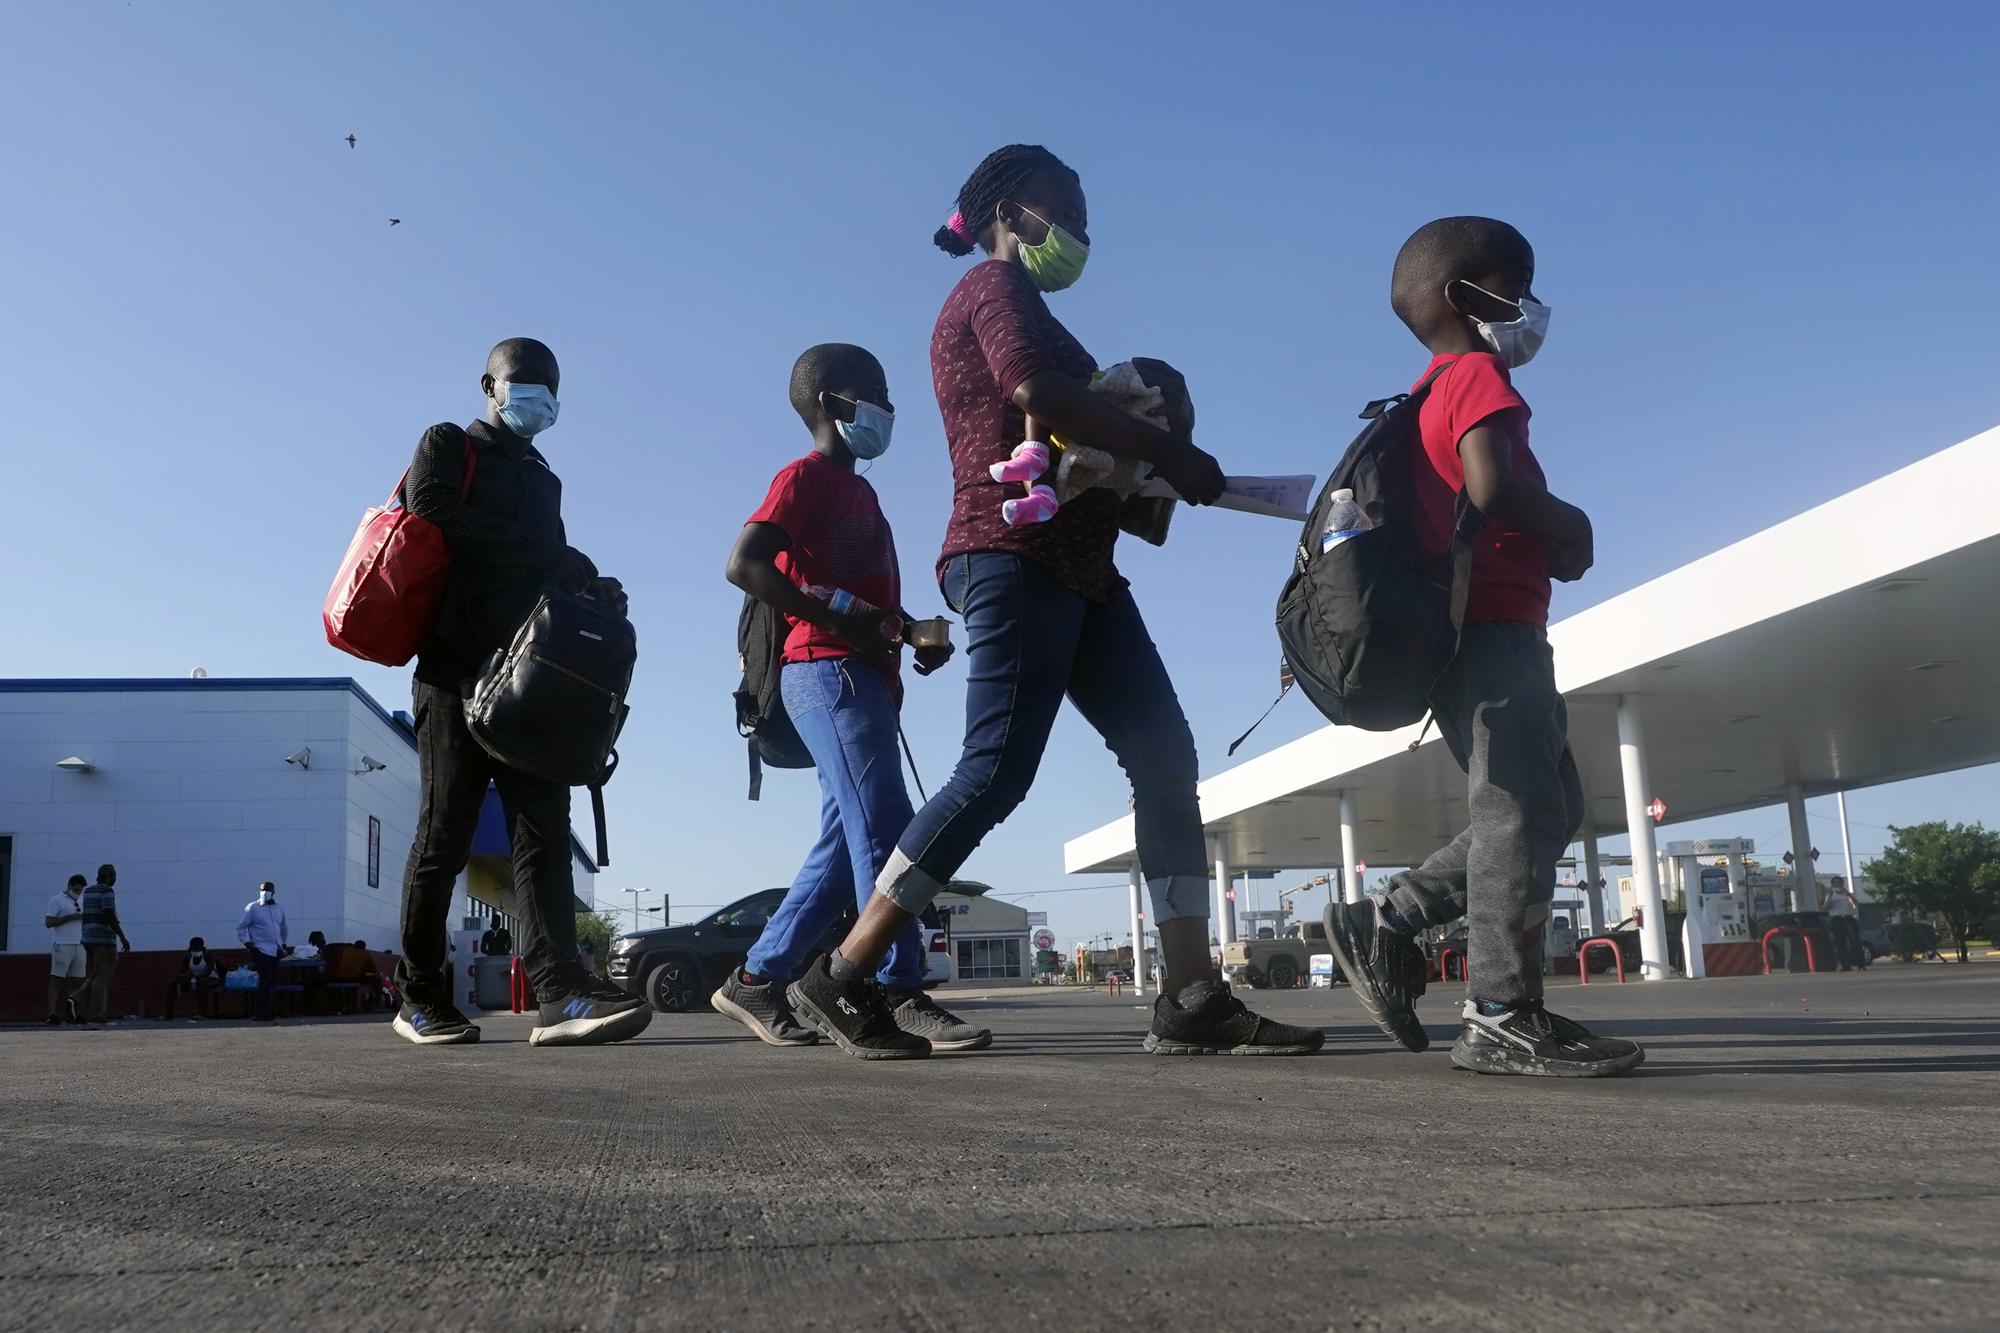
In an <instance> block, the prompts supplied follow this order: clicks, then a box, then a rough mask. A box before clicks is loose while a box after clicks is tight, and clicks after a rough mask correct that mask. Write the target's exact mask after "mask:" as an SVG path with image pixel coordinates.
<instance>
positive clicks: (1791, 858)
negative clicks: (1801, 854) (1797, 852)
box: [1785, 852, 1799, 865]
mask: <svg viewBox="0 0 2000 1333" xmlns="http://www.w3.org/2000/svg"><path fill="white" fill-rule="evenodd" d="M1798 859H1799V858H1798V857H1796V856H1793V855H1792V854H1791V853H1790V852H1786V853H1785V864H1786V865H1790V864H1791V863H1792V862H1794V861H1796V860H1798Z"/></svg>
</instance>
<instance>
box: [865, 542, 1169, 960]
mask: <svg viewBox="0 0 2000 1333" xmlns="http://www.w3.org/2000/svg"><path fill="white" fill-rule="evenodd" d="M940 582H941V583H942V585H943V588H944V596H945V600H946V601H947V602H949V603H951V607H952V609H953V610H954V611H957V612H958V613H959V615H960V616H961V617H962V618H963V620H964V622H965V636H966V641H967V645H966V646H967V653H966V657H967V667H966V671H967V679H966V689H965V747H964V750H963V752H962V753H961V754H960V756H959V761H958V767H957V768H956V769H954V770H953V772H952V775H951V777H950V779H949V780H947V781H946V782H945V784H944V786H942V787H941V788H939V789H938V793H937V795H935V796H933V797H931V799H930V800H929V802H927V803H926V804H925V806H924V808H923V809H922V810H920V811H918V812H917V814H916V817H915V818H914V819H912V820H911V821H910V825H909V828H908V829H907V830H905V831H904V833H903V835H902V838H901V840H900V841H899V842H898V844H897V849H896V854H895V856H894V857H893V858H892V859H891V860H890V863H889V866H888V868H887V869H886V870H884V871H883V873H882V875H881V877H880V878H879V880H878V881H877V887H878V888H880V889H881V890H882V892H883V893H884V894H885V895H887V896H888V897H889V898H890V899H891V900H892V901H894V902H895V903H896V904H897V905H899V906H901V907H903V908H904V909H906V910H908V911H912V912H914V911H919V910H921V909H922V907H923V906H924V904H925V903H928V902H929V901H930V900H931V898H932V897H934V896H935V895H936V894H937V893H938V892H939V891H940V890H941V889H942V888H943V886H944V885H945V884H946V883H948V882H949V881H950V879H951V877H952V876H953V875H954V874H956V873H957V872H958V868H959V867H960V866H961V865H963V864H964V863H965V861H966V858H968V857H970V856H971V855H972V852H973V849H975V848H976V847H978V846H979V844H980V842H981V840H983V839H984V838H985V837H986V835H987V834H988V833H989V832H991V831H992V830H993V829H995V828H997V827H998V826H999V824H1000V822H1001V821H1002V820H1004V819H1005V818H1007V816H1008V815H1009V814H1011V813H1012V812H1013V810H1014V807H1015V806H1017V805H1019V804H1020V803H1021V801H1022V799H1023V798H1024V797H1026V796H1027V794H1028V788H1029V786H1030V785H1032V784H1033V782H1034V780H1035V770H1036V769H1037V767H1039V765H1040V764H1041V761H1042V751H1043V750H1044V749H1046V748H1047V747H1048V741H1049V732H1050V730H1051V729H1053V728H1054V726H1055V720H1056V714H1057V712H1059V711H1060V710H1061V708H1062V702H1063V699H1064V697H1065V696H1067V697H1068V699H1069V701H1070V702H1071V703H1073V704H1075V705H1076V711H1077V712H1079V713H1081V714H1083V717H1084V720H1085V721H1087V722H1089V723H1090V725H1091V726H1093V727H1095V728H1096V729H1097V733H1098V735H1100V736H1102V737H1103V738H1104V743H1105V744H1106V745H1107V746H1109V747H1110V749H1111V752H1112V754H1114V755H1116V756H1117V759H1118V763H1119V766H1120V767H1121V768H1123V769H1124V770H1125V776H1126V777H1127V778H1129V779H1130V780H1131V783H1132V818H1133V823H1134V825H1135V830H1134V832H1135V837H1136V840H1137V844H1138V852H1139V864H1140V866H1141V868H1142V870H1143V872H1144V874H1145V876H1146V885H1147V888H1148V889H1149V890H1150V892H1151V894H1152V899H1153V923H1154V924H1155V925H1158V924H1160V923H1161V922H1166V921H1173V920H1176V919H1178V918H1181V917H1190V916H1199V917H1205V916H1207V915H1208V852H1207V848H1206V846H1205V845H1204V842H1203V839H1202V829H1201V804H1200V801H1199V800H1198V799H1197V797H1196V795H1195V782H1196V778H1197V776H1198V772H1197V764H1196V761H1195V750H1194V733H1193V732H1191V731H1190V730H1189V729H1188V724H1187V718H1186V717H1185V716H1184V715H1183V714H1182V712H1181V705H1180V700H1179V699H1178V698H1177V697H1176V696H1175V694H1174V686H1173V682H1172V681H1171V680H1170V679H1168V677H1167V669H1166V666H1165V665H1164V664H1163V663H1162V662H1161V661H1160V652H1159V649H1158V648H1156V647H1154V646H1153V640H1152V638H1151V637H1150V636H1149V635H1148V634H1147V633H1146V624H1145V621H1143V620H1142V619H1141V618H1140V616H1139V607H1138V604H1137V603H1135V602H1134V601H1133V600H1132V593H1131V590H1130V589H1128V588H1120V589H1119V590H1118V591H1117V592H1116V593H1113V594H1112V596H1111V598H1110V599H1109V600H1108V601H1104V602H1092V601H1089V600H1087V599H1085V598H1084V597H1082V596H1080V595H1078V594H1077V593H1075V592H1072V591H1070V589H1069V588H1068V587H1066V586H1065V585H1064V584H1063V582H1062V581H1061V580H1060V579H1058V578H1057V577H1056V575H1055V573H1054V572H1053V571H1051V570H1050V569H1049V568H1048V567H1047V566H1045V565H1042V564H1040V563H1038V562H1037V561H1034V560H1029V559H1025V558H1023V557H1020V556H1016V555H1009V554H1006V553H1004V552H998V551H976V552H973V553H972V554H969V555H960V556H953V557H952V558H951V559H950V560H949V561H947V562H946V563H945V566H944V569H943V571H942V576H941V578H940Z"/></svg>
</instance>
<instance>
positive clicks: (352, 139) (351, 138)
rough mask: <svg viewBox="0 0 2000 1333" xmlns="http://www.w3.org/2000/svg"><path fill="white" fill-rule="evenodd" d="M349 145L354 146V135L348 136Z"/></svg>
mask: <svg viewBox="0 0 2000 1333" xmlns="http://www.w3.org/2000/svg"><path fill="white" fill-rule="evenodd" d="M347 146H348V147H349V148H352V147H354V136H353V135H351V134H350V135H348V136H347Z"/></svg>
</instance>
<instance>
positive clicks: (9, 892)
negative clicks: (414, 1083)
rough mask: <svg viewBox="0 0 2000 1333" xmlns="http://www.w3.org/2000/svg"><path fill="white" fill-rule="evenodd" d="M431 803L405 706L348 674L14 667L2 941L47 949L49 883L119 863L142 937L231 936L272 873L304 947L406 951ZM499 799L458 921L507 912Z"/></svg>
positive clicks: (584, 887)
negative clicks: (403, 913)
mask: <svg viewBox="0 0 2000 1333" xmlns="http://www.w3.org/2000/svg"><path fill="white" fill-rule="evenodd" d="M492 802H493V798H492V797H491V796H490V795H489V803H492ZM417 806H418V772H417V752H416V737H415V736H414V734H413V733H412V732H411V730H410V727H409V722H408V718H407V717H406V716H405V715H402V714H395V715H392V714H390V713H389V712H387V711H386V710H385V709H383V708H382V706H381V705H380V704H378V703H376V702H375V701H374V700H373V699H371V698H370V697H369V696H368V695H367V693H365V692H364V691H363V690H362V689H361V687H360V686H359V685H357V684H356V683H355V682H354V681H352V680H348V679H344V678H331V679H305V680H293V679H273V680H208V679H195V680H0V932H4V934H0V953H35V952H41V951H44V950H46V948H47V947H48V932H47V931H46V930H45V929H44V928H43V926H42V909H43V906H44V905H45V904H46V903H47V901H48V898H49V895H50V894H51V893H54V892H55V891H56V890H58V889H60V888H61V887H62V886H63V884H64V883H65V882H66V881H67V880H68V879H69V877H70V876H71V875H72V874H81V875H83V876H85V877H86V878H89V877H93V876H94V875H95V874H96V871H97V867H98V866H99V865H100V864H103V863H106V862H109V863H111V864H113V865H115V866H117V867H118V915H119V917H120V919H121V921H122V922H123V924H124V927H125V932H126V934H127V935H129V936H130V937H131V940H132V946H133V948H134V949H139V950H151V949H180V948H184V947H185V946H186V944H187V941H188V938H189V936H192V935H200V936H202V937H204V938H205V939H207V940H208V941H209V942H210V944H211V945H213V946H216V947H227V948H233V947H234V945H235V939H234V928H235V925H236V921H237V918H238V917H239V916H240V915H241V914H242V911H243V905H244V904H245V903H246V902H248V901H249V900H250V899H251V898H252V897H254V896H255V892H256V886H257V884H258V882H259V881H261V880H267V879H268V880H271V881H273V882H275V883H276V884H277V886H278V901H279V902H280V903H282V904H283V905H284V907H285V911H286V915H287V917H288V918H289V920H290V923H291V930H292V937H293V941H294V943H303V942H304V940H305V937H306V935H307V933H308V932H309V931H312V930H321V931H324V932H325V933H326V936H327V938H328V939H330V940H334V941H352V940H356V939H359V940H365V941H366V942H367V943H368V944H369V945H370V947H372V948H376V949H390V950H394V949H398V948H400V942H399V935H400V930H399V913H400V909H401V901H402V885H403V866H404V861H405V859H406V857H407V856H408V853H409V849H410V843H411V840H412V837H413V835H414V832H415V823H416V815H417ZM488 815H489V817H487V818H483V819H482V820H481V828H480V835H479V837H478V838H477V839H476V840H475V842H474V861H473V865H472V867H471V868H470V869H469V870H468V872H467V876H466V877H465V878H464V879H462V880H461V881H460V889H461V894H462V899H463V900H462V901H461V903H460V904H459V906H458V909H457V910H455V911H454V913H453V916H454V917H455V918H458V917H463V916H464V915H466V914H468V913H473V914H480V913H488V912H491V911H494V910H496V909H497V910H498V911H500V912H502V913H504V914H506V915H509V916H511V915H513V910H512V908H513V890H512V884H511V882H510V879H509V877H508V876H507V875H506V873H505V860H504V858H505V854H506V841H505V826H504V821H501V820H499V819H498V818H497V817H492V816H495V815H497V811H489V812H488ZM573 851H574V855H575V858H576V862H577V867H576V868H577V871H578V874H579V878H578V893H579V896H580V898H582V899H583V900H584V901H586V902H587V901H588V900H589V899H590V897H591V890H590V878H589V877H590V876H591V875H592V874H594V873H595V867H594V866H593V865H591V863H590V862H589V860H588V859H587V858H586V857H585V856H584V854H583V852H582V850H581V848H573ZM579 910H583V909H579ZM454 924H456V922H454Z"/></svg>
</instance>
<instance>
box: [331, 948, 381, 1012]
mask: <svg viewBox="0 0 2000 1333" xmlns="http://www.w3.org/2000/svg"><path fill="white" fill-rule="evenodd" d="M321 952H322V954H323V955H324V956H325V958H326V978H325V983H324V984H325V985H326V986H327V987H328V988H329V989H332V990H340V991H349V990H351V991H353V992H355V1008H356V1009H360V1008H362V1007H365V1006H366V1005H367V1004H370V1003H372V1002H373V1001H374V1000H375V998H376V997H377V996H379V995H380V994H381V993H382V974H381V973H380V972H379V971H378V970H377V969H376V967H375V959H374V957H373V956H372V955H370V954H369V952H368V946H367V945H366V944H364V943H363V942H362V941H360V940H356V941H355V942H354V943H352V944H329V945H327V946H326V948H325V949H324V950H322V951H321Z"/></svg>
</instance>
